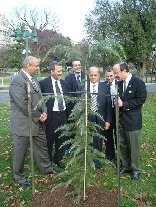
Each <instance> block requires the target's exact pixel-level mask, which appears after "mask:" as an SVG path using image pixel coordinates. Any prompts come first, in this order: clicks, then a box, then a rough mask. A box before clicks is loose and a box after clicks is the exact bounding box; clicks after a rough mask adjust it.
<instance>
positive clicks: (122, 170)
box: [115, 168, 132, 175]
mask: <svg viewBox="0 0 156 207" xmlns="http://www.w3.org/2000/svg"><path fill="white" fill-rule="evenodd" d="M130 172H132V170H131V169H129V170H124V169H123V168H121V169H120V175H122V174H124V173H130ZM115 174H118V172H117V171H116V173H115Z"/></svg>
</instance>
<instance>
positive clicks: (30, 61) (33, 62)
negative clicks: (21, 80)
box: [23, 56, 39, 75]
mask: <svg viewBox="0 0 156 207" xmlns="http://www.w3.org/2000/svg"><path fill="white" fill-rule="evenodd" d="M23 70H24V71H25V72H26V73H28V74H29V75H37V74H38V70H39V62H38V59H37V58H36V57H33V56H29V57H26V58H25V59H24V62H23Z"/></svg>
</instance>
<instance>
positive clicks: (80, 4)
mask: <svg viewBox="0 0 156 207" xmlns="http://www.w3.org/2000/svg"><path fill="white" fill-rule="evenodd" d="M24 4H25V5H28V6H30V7H35V8H36V9H38V10H41V9H43V8H44V7H49V6H50V7H51V8H52V12H54V13H55V14H57V15H58V17H59V18H60V23H61V27H60V32H61V33H62V34H63V36H69V37H70V38H71V39H72V40H73V41H75V42H76V41H80V40H81V39H82V38H83V37H84V36H85V33H84V32H83V30H84V28H83V23H84V19H85V15H86V14H89V12H90V11H91V10H93V8H94V0H78V1H76V0H43V1H36V0H15V1H12V0H0V13H2V14H4V15H6V17H8V15H9V13H10V12H11V10H12V9H13V8H14V7H22V5H24Z"/></svg>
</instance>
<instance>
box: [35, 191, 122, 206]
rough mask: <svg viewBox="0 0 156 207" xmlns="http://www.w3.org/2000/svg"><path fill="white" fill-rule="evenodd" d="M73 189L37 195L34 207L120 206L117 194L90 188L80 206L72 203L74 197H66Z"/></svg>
mask: <svg viewBox="0 0 156 207" xmlns="http://www.w3.org/2000/svg"><path fill="white" fill-rule="evenodd" d="M71 191H72V188H65V187H59V188H57V189H56V190H54V191H53V192H51V190H46V191H45V192H43V194H35V196H34V197H33V199H32V203H31V206H32V207H53V206H56V207H74V206H75V207H76V206H79V207H104V206H107V207H116V206H117V205H118V199H117V193H116V192H112V193H109V192H107V191H104V190H102V189H97V188H96V187H90V188H88V189H87V190H86V199H85V200H83V197H82V198H81V200H80V203H79V204H74V203H73V202H72V196H71V195H68V196H66V194H67V192H71Z"/></svg>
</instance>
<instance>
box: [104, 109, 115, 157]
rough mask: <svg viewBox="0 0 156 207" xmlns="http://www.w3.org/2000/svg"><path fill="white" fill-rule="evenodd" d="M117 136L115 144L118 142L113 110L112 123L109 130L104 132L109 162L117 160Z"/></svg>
mask: <svg viewBox="0 0 156 207" xmlns="http://www.w3.org/2000/svg"><path fill="white" fill-rule="evenodd" d="M113 134H114V135H115V143H117V142H116V116H115V109H114V108H112V123H111V124H110V127H109V129H108V130H105V131H104V136H105V137H106V141H105V145H106V157H107V159H108V160H112V159H114V158H115V148H114V138H113Z"/></svg>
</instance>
